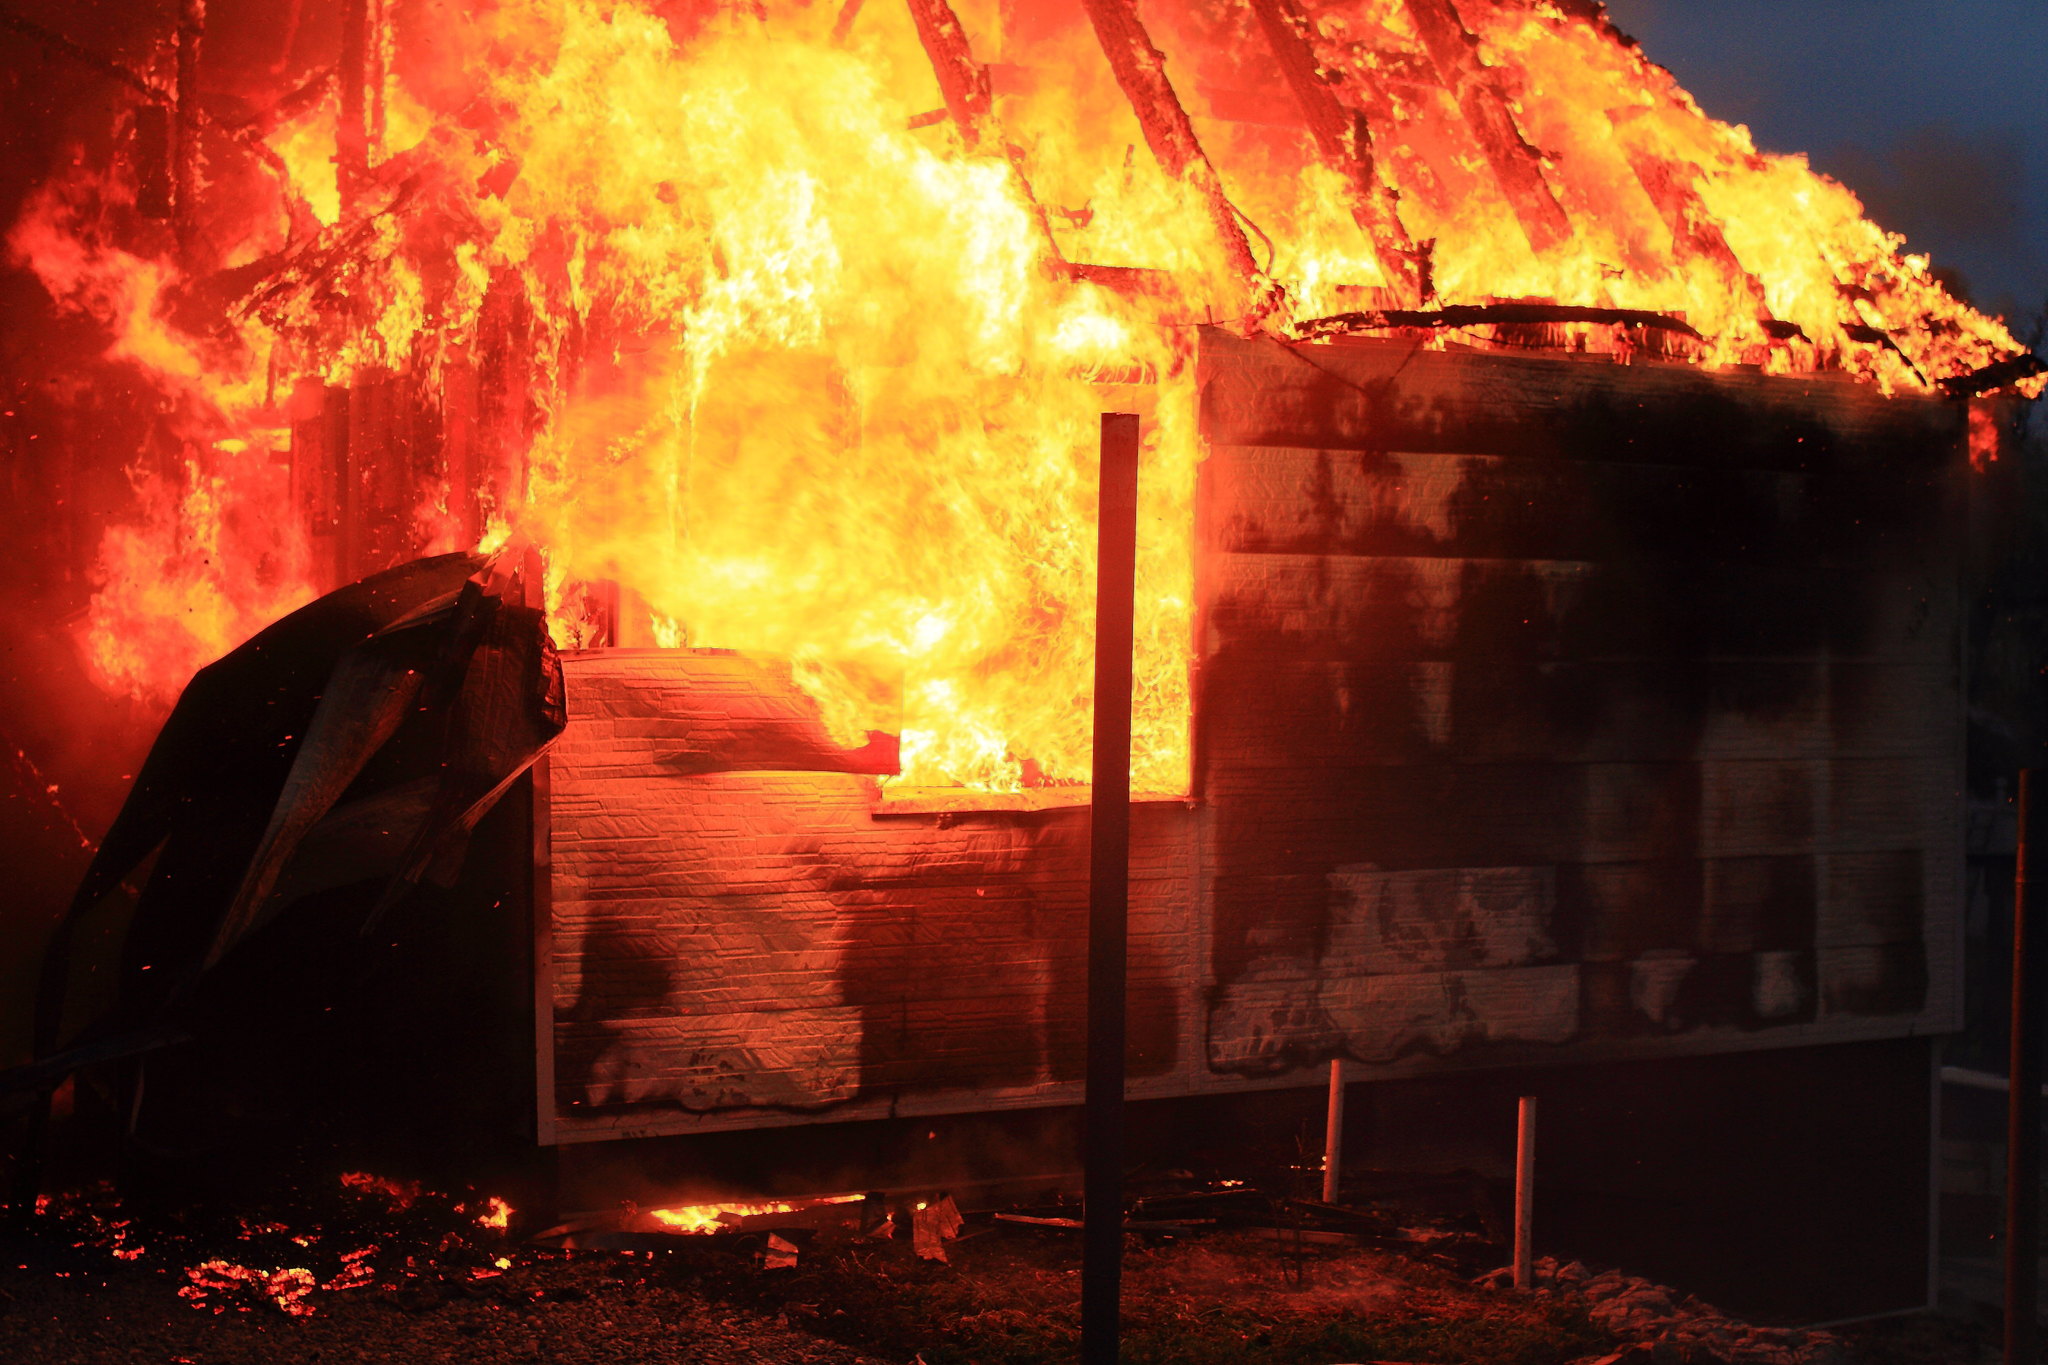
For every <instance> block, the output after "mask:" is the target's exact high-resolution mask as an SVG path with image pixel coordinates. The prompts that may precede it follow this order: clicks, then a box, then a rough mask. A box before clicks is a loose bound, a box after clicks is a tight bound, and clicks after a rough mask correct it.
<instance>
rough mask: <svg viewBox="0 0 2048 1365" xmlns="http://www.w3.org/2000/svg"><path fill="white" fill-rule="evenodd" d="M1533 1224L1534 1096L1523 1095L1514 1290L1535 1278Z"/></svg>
mask: <svg viewBox="0 0 2048 1365" xmlns="http://www.w3.org/2000/svg"><path fill="white" fill-rule="evenodd" d="M1535 1224H1536V1097H1535V1096H1534V1095H1524V1096H1522V1098H1521V1101H1520V1102H1519V1103H1518V1104H1517V1105H1516V1106H1515V1288H1517V1289H1527V1288H1529V1287H1530V1284H1531V1282H1532V1281H1533V1280H1534V1278H1535V1260H1536V1253H1535V1249H1534V1247H1533V1246H1532V1245H1531V1234H1532V1233H1533V1232H1534V1230H1535Z"/></svg>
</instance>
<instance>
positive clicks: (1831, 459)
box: [1198, 328, 1963, 498]
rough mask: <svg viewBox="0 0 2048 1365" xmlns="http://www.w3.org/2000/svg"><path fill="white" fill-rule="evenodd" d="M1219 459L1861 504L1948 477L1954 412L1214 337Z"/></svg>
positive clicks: (1596, 365) (1729, 380) (1606, 369)
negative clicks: (1425, 454) (1549, 470)
mask: <svg viewBox="0 0 2048 1365" xmlns="http://www.w3.org/2000/svg"><path fill="white" fill-rule="evenodd" d="M1198 383H1199V385H1200V389H1201V399H1200V403H1201V412H1200V417H1201V424H1202V432H1203V435H1204V436H1205V437H1206V438H1207V440H1208V441H1209V443H1210V444H1211V446H1212V448H1213V447H1216V446H1235V445H1244V446H1297V447H1308V448H1315V449H1356V450H1412V451H1449V452H1454V453H1455V452H1462V451H1482V452H1488V453H1494V454H1515V455H1543V456H1557V457H1562V458H1568V459H1596V458H1607V459H1621V460H1628V461H1631V462H1639V463H1650V464H1699V465H1708V466H1721V465H1733V466H1736V467H1742V468H1758V469H1780V470H1787V471H1798V470H1801V469H1805V468H1812V467H1821V466H1826V467H1830V468H1833V469H1836V470H1838V471H1839V476H1840V477H1843V478H1844V479H1850V478H1854V477H1856V476H1858V475H1859V474H1862V475H1868V476H1869V479H1868V481H1869V482H1871V483H1873V484H1876V485H1877V486H1876V487H1873V488H1871V489H1869V490H1867V492H1866V495H1867V496H1873V497H1883V498H1889V497H1891V496H1892V495H1893V493H1894V492H1895V490H1896V489H1897V488H1898V486H1899V485H1900V484H1901V483H1907V484H1913V483H1926V482H1933V481H1938V480H1940V479H1941V478H1942V477H1944V476H1945V474H1946V472H1947V470H1948V468H1949V462H1950V460H1951V458H1952V453H1953V451H1954V450H1955V449H1956V448H1957V446H1958V444H1959V442H1960V440H1961V438H1962V430H1963V414H1962V411H1961V408H1960V406H1959V405H1957V404H1953V403H1946V402H1942V401H1939V400H1935V399H1929V398H1912V397H1900V398H1890V399H1886V398H1882V397H1880V396H1879V395H1877V394H1876V393H1874V392H1872V391H1871V390H1870V389H1868V388H1867V387H1865V386H1863V385H1860V384H1857V383H1855V382H1854V381H1853V380H1850V379H1848V378H1847V377H1845V376H1839V375H1803V376H1776V377H1767V376H1764V375H1750V374H1733V373H1726V372H1718V373H1717V372H1711V371H1707V370H1702V369H1700V368H1698V367H1695V366H1690V365H1680V364H1645V365H1620V364H1615V363H1612V362H1611V361H1609V360H1607V359H1606V358H1604V357H1587V358H1583V359H1578V360H1567V359H1562V358H1559V357H1555V356H1512V355H1503V354H1498V353H1494V354H1486V355H1477V354H1473V353H1469V352H1466V353H1460V352H1458V351H1430V350H1424V349H1423V348H1422V347H1421V346H1420V345H1418V344H1415V343H1411V342H1372V341H1353V342H1339V343H1334V344H1330V345H1321V346H1285V345H1281V344H1279V343H1276V342H1273V341H1270V340H1266V339H1249V340H1248V339H1244V338H1238V337H1233V336H1230V335H1228V334H1227V333H1224V332H1222V331H1220V330H1218V329H1214V328H1210V329H1205V330H1204V332H1203V334H1202V338H1201V361H1200V365H1199V369H1198Z"/></svg>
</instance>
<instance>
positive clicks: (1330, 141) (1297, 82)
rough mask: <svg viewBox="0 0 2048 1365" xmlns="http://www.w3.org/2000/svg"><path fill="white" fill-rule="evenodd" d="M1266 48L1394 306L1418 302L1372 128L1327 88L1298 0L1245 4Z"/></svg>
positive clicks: (1415, 264)
mask: <svg viewBox="0 0 2048 1365" xmlns="http://www.w3.org/2000/svg"><path fill="white" fill-rule="evenodd" d="M1251 5H1252V11H1253V13H1255V14H1257V15H1258V17H1259V26H1260V27H1261V28H1262V29H1264V30H1265V33H1266V42H1267V44H1268V45H1269V46H1271V47H1272V49H1273V56H1274V57H1275V58H1276V59H1278V61H1279V63H1280V71H1281V74H1283V75H1284V76H1286V78H1287V85H1288V88H1289V89H1291V90H1292V91H1293V92H1294V98H1295V100H1296V101H1297V102H1298V103H1299V104H1300V105H1301V114H1302V118H1303V120H1304V121H1305V122H1306V123H1307V124H1308V130H1309V133H1310V134H1311V135H1312V136H1313V137H1314V138H1315V140H1316V150H1317V151H1318V152H1320V153H1321V154H1322V157H1323V160H1324V161H1326V162H1327V163H1329V165H1330V167H1331V168H1332V169H1333V170H1335V171H1336V172H1337V173H1338V174H1340V175H1342V176H1343V177H1344V183H1345V187H1346V188H1347V189H1348V190H1349V191H1350V193H1349V195H1348V198H1349V200H1350V206H1351V216H1352V217H1353V218H1354V219H1355V220H1357V223H1358V226H1359V229H1360V230H1361V231H1362V232H1364V233H1365V237H1366V240H1367V241H1368V242H1370V243H1372V248H1373V252H1374V254H1375V255H1376V256H1377V257H1378V258H1379V263H1380V269H1381V270H1382V271H1383V272H1384V273H1385V274H1386V277H1387V281H1388V284H1389V287H1390V288H1391V289H1392V290H1393V292H1394V294H1395V295H1396V297H1397V299H1398V301H1400V302H1403V303H1410V304H1417V303H1421V302H1422V301H1423V299H1424V298H1425V297H1426V295H1427V292H1428V291H1427V290H1426V288H1425V287H1424V284H1423V280H1422V270H1421V268H1420V258H1419V257H1418V256H1417V254H1416V250H1415V244H1414V242H1412V241H1411V240H1409V237H1408V229H1407V227H1406V226H1405V225H1404V224H1403V223H1402V222H1401V214H1400V206H1399V203H1398V202H1397V199H1396V197H1395V194H1394V191H1393V189H1392V188H1391V187H1390V186H1388V184H1387V183H1386V181H1384V180H1382V179H1381V178H1380V176H1379V172H1378V168H1377V166H1376V165H1375V163H1374V160H1373V146H1372V129H1371V128H1370V126H1368V124H1367V123H1366V120H1365V115H1363V114H1361V113H1358V112H1356V111H1354V110H1347V109H1346V108H1345V107H1344V104H1343V102H1342V101H1341V100H1339V99H1338V98H1337V95H1336V92H1335V91H1334V90H1333V89H1332V88H1331V85H1332V80H1333V78H1332V77H1331V76H1328V75H1326V74H1325V72H1324V71H1323V69H1322V68H1321V67H1320V66H1319V65H1318V64H1317V62H1316V54H1315V43H1314V36H1313V31H1312V30H1311V28H1310V26H1309V18H1308V15H1307V14H1306V13H1304V12H1303V11H1302V8H1301V5H1300V2H1299V0H1251Z"/></svg>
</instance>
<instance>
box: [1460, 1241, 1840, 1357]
mask: <svg viewBox="0 0 2048 1365" xmlns="http://www.w3.org/2000/svg"><path fill="white" fill-rule="evenodd" d="M1480 1283H1481V1284H1484V1285H1487V1286H1489V1287H1491V1288H1495V1289H1505V1288H1507V1287H1509V1286H1510V1285H1512V1284H1513V1283H1514V1270H1513V1268H1512V1267H1505V1268H1503V1269H1500V1270H1495V1271H1492V1272H1491V1273H1489V1274H1487V1275H1484V1276H1482V1277H1481V1278H1480ZM1530 1292H1531V1294H1532V1295H1534V1296H1535V1297H1537V1298H1546V1297H1554V1298H1566V1299H1572V1300H1577V1301H1580V1302H1583V1303H1584V1304H1585V1309H1586V1316H1587V1317H1589V1318H1591V1319H1592V1320H1593V1321H1594V1322H1595V1323H1597V1324H1599V1325H1600V1326H1601V1327H1602V1328H1605V1329H1606V1330H1607V1331H1608V1332H1610V1333H1612V1334H1613V1335H1614V1336H1615V1338H1616V1339H1618V1340H1619V1341H1621V1342H1623V1343H1624V1344H1623V1345H1622V1346H1621V1347H1619V1348H1618V1349H1616V1350H1614V1351H1611V1352H1609V1353H1608V1354H1606V1355H1603V1356H1600V1357H1598V1358H1597V1359H1596V1360H1593V1361H1589V1362H1586V1365H1841V1363H1842V1362H1844V1361H1846V1360H1847V1359H1848V1357H1847V1354H1846V1352H1845V1350H1844V1348H1843V1345H1842V1342H1841V1339H1840V1338H1839V1337H1837V1336H1836V1335H1835V1334H1834V1333H1832V1332H1825V1331H1816V1330H1812V1329H1800V1328H1782V1327H1758V1326H1755V1325H1753V1324H1751V1323H1746V1322H1742V1321H1740V1320H1738V1319H1736V1318H1731V1317H1729V1316H1728V1315H1727V1314H1725V1313H1723V1312H1721V1311H1720V1310H1719V1309H1717V1308H1715V1307H1713V1306H1712V1305H1711V1304H1706V1303H1702V1302H1700V1300H1699V1299H1697V1298H1695V1297H1693V1296H1692V1295H1690V1294H1685V1295H1681V1294H1680V1293H1679V1292H1678V1291H1677V1290H1674V1289H1670V1288H1667V1287H1666V1286H1664V1285H1660V1284H1654V1283H1652V1282H1651V1281H1649V1280H1646V1279H1643V1278H1642V1277H1641V1276H1639V1275H1626V1274H1623V1273H1622V1272H1621V1271H1619V1270H1603V1271H1599V1272H1595V1271H1592V1270H1589V1269H1587V1268H1586V1267H1585V1266H1583V1265H1581V1264H1580V1263H1579V1262H1577V1261H1568V1262H1565V1263H1564V1264H1562V1265H1560V1264H1559V1263H1558V1262H1557V1260H1556V1259H1555V1258H1553V1257H1549V1256H1545V1257H1541V1258H1539V1259H1538V1260H1537V1261H1536V1262H1535V1263H1534V1265H1533V1267H1532V1274H1531V1277H1530Z"/></svg>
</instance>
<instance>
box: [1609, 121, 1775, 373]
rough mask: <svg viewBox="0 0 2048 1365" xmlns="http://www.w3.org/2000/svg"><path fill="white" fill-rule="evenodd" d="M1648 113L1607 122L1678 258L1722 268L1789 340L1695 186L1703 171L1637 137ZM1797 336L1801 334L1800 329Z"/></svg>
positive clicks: (1764, 319)
mask: <svg viewBox="0 0 2048 1365" xmlns="http://www.w3.org/2000/svg"><path fill="white" fill-rule="evenodd" d="M1644 112H1645V111H1644V110H1643V109H1642V108H1641V107H1639V106H1638V107H1631V108H1626V109H1610V110H1608V111H1607V118H1608V122H1610V123H1611V124H1613V126H1614V131H1615V135H1616V136H1617V137H1618V138H1619V139H1620V141H1621V147H1622V153H1623V155H1624V156H1626V157H1627V159H1628V165H1629V169H1630V170H1631V171H1633V172H1634V173H1635V177H1636V183H1637V184H1638V185H1641V186H1642V188H1643V193H1644V195H1645V196H1647V197H1648V198H1649V201H1650V203H1651V204H1652V206H1654V207H1655V208H1656V210H1657V216H1658V217H1660V218H1662V219H1663V220H1664V226H1665V228H1666V229H1667V230H1669V232H1670V233H1671V255H1672V259H1673V260H1675V261H1678V262H1679V263H1681V264H1683V263H1686V262H1690V261H1705V262H1707V263H1708V264H1709V265H1711V266H1713V267H1714V268H1716V269H1718V270H1719V271H1720V272H1721V274H1722V275H1723V277H1724V278H1726V279H1727V281H1728V285H1729V288H1730V289H1732V290H1734V291H1736V292H1738V293H1740V294H1743V295H1745V296H1747V297H1748V298H1749V300H1750V302H1751V303H1752V304H1754V305H1755V307H1756V316H1757V321H1759V322H1761V323H1763V324H1765V330H1766V331H1767V332H1769V333H1770V334H1771V335H1772V336H1773V337H1775V338H1778V339H1780V340H1783V339H1786V336H1785V335H1783V334H1781V333H1780V332H1778V331H1777V330H1776V329H1774V328H1773V327H1772V326H1771V324H1773V323H1775V322H1776V321H1777V318H1776V317H1775V316H1774V315H1773V314H1772V312H1771V307H1770V304H1769V303H1768V302H1766V301H1765V298H1764V284H1763V281H1762V280H1760V279H1758V278H1757V277H1756V276H1755V275H1754V274H1752V273H1750V271H1749V269H1748V268H1747V267H1745V266H1744V265H1743V264H1742V261H1741V259H1740V258H1739V257H1737V256H1736V254H1735V248H1733V247H1731V246H1730V245H1728V237H1727V234H1725V233H1723V232H1722V231H1721V224H1720V223H1719V222H1717V221H1716V220H1715V218H1714V215H1713V214H1712V213H1710V212H1708V210H1707V206H1706V202H1705V201H1704V200H1702V199H1701V198H1700V195H1699V191H1698V190H1697V189H1695V188H1694V181H1695V180H1696V179H1697V177H1698V171H1697V169H1696V168H1694V167H1692V166H1688V165H1686V164H1685V163H1684V162H1681V161H1674V160H1672V159H1671V158H1670V157H1665V156H1659V155H1657V154H1656V153H1655V152H1653V151H1651V150H1649V149H1648V148H1647V147H1644V146H1643V145H1642V142H1641V140H1640V139H1639V138H1637V137H1635V136H1634V135H1633V133H1632V131H1631V129H1630V125H1631V124H1633V123H1634V122H1635V120H1636V119H1637V118H1639V117H1640V116H1641V115H1642V114H1643V113H1644ZM1794 332H1795V333H1796V332H1797V329H1796V328H1795V329H1794Z"/></svg>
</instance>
